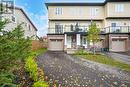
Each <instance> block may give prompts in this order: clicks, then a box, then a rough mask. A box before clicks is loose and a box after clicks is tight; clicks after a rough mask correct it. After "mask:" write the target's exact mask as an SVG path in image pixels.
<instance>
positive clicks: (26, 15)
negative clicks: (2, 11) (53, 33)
mask: <svg viewBox="0 0 130 87" xmlns="http://www.w3.org/2000/svg"><path fill="white" fill-rule="evenodd" d="M15 9H18V10H21V11H22V13H23V14H24V15H25V17H26V18H27V19H28V20H29V22H30V23H31V24H32V26H33V27H34V28H35V30H36V31H37V30H38V29H37V28H36V26H35V25H34V24H33V22H32V21H31V20H30V18H29V17H28V16H27V14H26V13H25V11H24V10H23V9H22V8H19V7H15Z"/></svg>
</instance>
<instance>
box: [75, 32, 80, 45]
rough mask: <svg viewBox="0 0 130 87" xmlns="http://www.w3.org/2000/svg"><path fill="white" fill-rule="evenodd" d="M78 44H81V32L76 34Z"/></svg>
mask: <svg viewBox="0 0 130 87" xmlns="http://www.w3.org/2000/svg"><path fill="white" fill-rule="evenodd" d="M76 42H77V45H80V34H76Z"/></svg>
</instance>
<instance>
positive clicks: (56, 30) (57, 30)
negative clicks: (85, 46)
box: [55, 23, 63, 34]
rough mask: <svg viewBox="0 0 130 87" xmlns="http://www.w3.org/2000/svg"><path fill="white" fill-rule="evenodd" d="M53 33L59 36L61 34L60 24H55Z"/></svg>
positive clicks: (61, 27) (61, 26)
mask: <svg viewBox="0 0 130 87" xmlns="http://www.w3.org/2000/svg"><path fill="white" fill-rule="evenodd" d="M55 33H58V34H61V33H63V25H61V24H60V23H56V24H55Z"/></svg>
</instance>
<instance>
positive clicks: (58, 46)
mask: <svg viewBox="0 0 130 87" xmlns="http://www.w3.org/2000/svg"><path fill="white" fill-rule="evenodd" d="M49 50H51V51H63V40H56V39H52V40H50V42H49Z"/></svg>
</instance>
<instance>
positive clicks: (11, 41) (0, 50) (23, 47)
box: [0, 20, 31, 70]
mask: <svg viewBox="0 0 130 87" xmlns="http://www.w3.org/2000/svg"><path fill="white" fill-rule="evenodd" d="M6 24H8V21H7V20H5V21H2V20H0V69H5V70H9V69H10V68H12V66H14V65H17V61H18V60H23V59H25V58H27V57H28V56H29V53H30V47H31V41H30V38H26V39H25V38H24V31H23V28H22V24H20V25H18V26H17V27H16V28H15V29H13V30H12V31H7V30H5V29H4V27H5V26H6Z"/></svg>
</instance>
